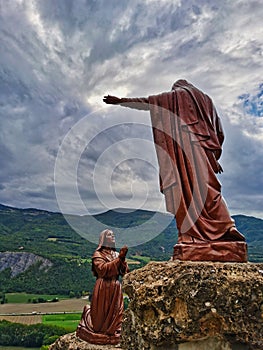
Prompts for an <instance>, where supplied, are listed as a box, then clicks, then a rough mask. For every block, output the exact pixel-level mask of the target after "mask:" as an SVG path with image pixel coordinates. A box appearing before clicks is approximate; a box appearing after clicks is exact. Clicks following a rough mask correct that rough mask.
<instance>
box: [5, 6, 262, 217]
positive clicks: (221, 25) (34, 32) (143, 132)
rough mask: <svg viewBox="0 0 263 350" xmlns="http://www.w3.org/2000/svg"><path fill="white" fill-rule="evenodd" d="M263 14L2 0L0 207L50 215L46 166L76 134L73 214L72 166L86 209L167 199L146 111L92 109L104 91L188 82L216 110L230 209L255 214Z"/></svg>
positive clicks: (144, 92)
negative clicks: (223, 137) (30, 209)
mask: <svg viewBox="0 0 263 350" xmlns="http://www.w3.org/2000/svg"><path fill="white" fill-rule="evenodd" d="M262 11H263V10H262V6H261V2H260V1H259V0H258V1H253V2H247V1H244V0H237V1H236V2H231V1H226V2H224V3H222V4H221V3H220V4H216V3H215V2H214V1H210V0H201V1H199V2H198V4H197V2H195V1H191V0H186V1H183V2H182V1H179V0H178V1H170V0H167V1H165V0H163V1H161V2H158V1H155V0H147V1H143V2H142V1H136V0H135V1H128V0H125V1H117V0H110V1H102V0H98V1H73V0H72V1H70V0H58V1H52V0H46V1H41V0H32V1H27V0H20V1H16V0H14V1H5V0H0V17H1V18H0V19H1V20H0V41H1V45H0V130H1V131H0V148H1V153H0V157H1V172H0V179H1V183H2V187H3V188H1V189H0V202H3V203H6V204H9V205H16V206H23V207H26V206H30V207H33V206H35V207H42V208H43V209H50V210H57V209H58V208H57V204H56V198H55V195H54V165H55V161H56V156H57V152H58V150H59V147H60V146H61V145H63V141H64V140H65V139H67V133H70V131H71V130H73V131H74V132H72V134H71V137H70V138H68V141H67V142H68V143H67V146H66V147H65V149H63V152H64V153H63V157H65V159H66V160H67V162H66V163H67V164H64V163H63V169H62V170H61V173H62V174H64V177H62V180H63V181H62V183H61V184H60V186H61V188H63V191H64V193H65V202H66V201H67V202H68V207H67V209H68V211H69V212H75V213H78V212H79V210H80V209H79V208H80V206H79V204H78V203H77V201H76V200H75V198H73V197H72V193H71V189H70V188H71V186H72V182H71V181H72V176H71V175H72V171H73V173H74V171H75V170H76V171H77V175H78V176H77V182H78V186H79V192H80V193H81V196H82V197H83V198H84V199H83V200H84V202H85V204H86V206H87V207H89V210H93V211H96V210H102V209H107V208H110V207H115V206H120V205H123V206H125V205H129V206H135V207H137V206H139V207H140V203H141V202H142V200H143V198H145V196H146V197H147V196H148V202H147V203H148V204H147V205H148V209H153V210H154V209H155V208H157V207H158V206H159V204H160V202H162V203H163V197H162V195H161V194H159V188H158V186H159V184H158V172H157V162H156V155H155V150H154V146H153V142H152V134H151V130H150V128H149V123H150V119H149V114H148V113H147V112H134V111H129V110H128V109H124V108H123V109H121V107H119V110H117V111H116V112H114V113H112V112H111V111H112V109H111V108H108V109H107V108H106V109H104V110H100V108H101V107H102V97H103V95H104V94H107V93H111V94H115V95H118V96H148V95H151V94H155V93H159V92H162V91H166V90H170V89H171V86H172V84H173V82H174V81H175V80H177V79H179V78H186V79H188V80H190V81H191V82H193V83H194V84H196V85H197V86H198V87H199V88H201V89H203V90H204V91H205V92H207V93H208V94H209V95H210V96H211V97H212V98H213V100H214V102H215V104H216V106H217V107H218V110H219V112H220V115H221V117H222V121H223V125H224V128H225V131H226V134H227V137H226V142H225V145H224V151H223V159H222V162H223V165H224V167H225V172H224V174H222V176H221V177H220V181H221V182H222V184H223V192H224V193H225V195H226V198H227V201H228V203H230V209H233V210H235V211H238V212H241V213H257V215H260V212H261V210H262V197H263V195H262V166H261V163H262V161H261V159H262V143H263V136H262V135H263V132H262V118H258V117H260V116H261V115H262V93H261V90H262V85H260V84H262V81H261V80H260V79H261V72H262V37H263V33H262V29H261V27H259V26H258V23H260V22H261V19H262V16H263V13H262ZM251 18H253V21H251ZM259 87H260V88H259ZM83 118H85V123H84V124H85V125H84V128H83V130H84V131H85V132H84V131H83V132H82V131H81V130H78V131H77V132H75V129H74V127H75V125H76V124H77V123H78V122H81V121H82V120H83ZM108 118H111V120H112V122H113V123H114V122H115V123H116V124H118V125H113V126H111V127H109V128H108V127H107V119H108ZM140 122H141V123H143V124H145V126H142V125H139V124H140ZM129 123H130V124H129ZM130 139H131V141H129V140H130ZM136 140H137V141H136ZM76 157H77V158H78V162H75V160H76ZM72 164H75V165H74V166H76V167H77V169H73V170H72V169H71V168H70V167H71V165H72ZM64 167H65V168H64ZM94 174H95V175H94ZM94 176H95V177H94ZM96 186H97V187H96ZM257 188H258V191H257ZM147 191H148V192H147ZM41 193H43V195H41ZM132 194H133V198H134V202H132V201H130V202H129V200H130V198H131V195H132ZM114 195H115V197H116V198H117V200H115V199H114ZM163 209H164V205H163Z"/></svg>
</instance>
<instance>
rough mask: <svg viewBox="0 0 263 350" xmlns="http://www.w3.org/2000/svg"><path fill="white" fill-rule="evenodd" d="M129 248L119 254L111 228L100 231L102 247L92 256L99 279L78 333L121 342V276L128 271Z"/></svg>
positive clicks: (94, 341)
mask: <svg viewBox="0 0 263 350" xmlns="http://www.w3.org/2000/svg"><path fill="white" fill-rule="evenodd" d="M127 251H128V248H127V247H123V248H122V249H121V250H120V254H118V253H117V252H116V250H115V239H114V235H113V232H112V231H111V230H104V231H102V233H101V234H100V241H99V245H98V248H97V249H96V251H95V252H94V254H93V257H92V271H93V273H94V275H95V276H96V278H97V280H96V283H95V286H94V290H93V294H92V300H91V305H90V307H89V306H88V305H87V306H85V307H84V310H83V313H82V317H81V321H80V323H79V325H78V328H77V336H78V337H79V338H81V339H83V340H85V341H87V342H89V343H92V344H101V345H103V344H118V343H119V342H120V334H121V323H122V314H123V295H122V290H121V284H120V282H119V280H118V278H119V276H120V275H121V276H123V275H124V274H125V273H126V272H128V266H127V263H126V262H125V256H126V254H127Z"/></svg>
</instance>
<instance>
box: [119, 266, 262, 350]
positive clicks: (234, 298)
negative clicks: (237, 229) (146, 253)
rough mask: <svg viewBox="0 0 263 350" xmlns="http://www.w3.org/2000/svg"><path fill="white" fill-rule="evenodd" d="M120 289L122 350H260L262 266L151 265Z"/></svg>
mask: <svg viewBox="0 0 263 350" xmlns="http://www.w3.org/2000/svg"><path fill="white" fill-rule="evenodd" d="M123 290H124V291H125V292H126V293H127V294H128V295H129V297H130V305H129V308H128V310H127V311H126V313H125V317H124V322H123V332H122V348H123V349H136V350H146V349H147V350H148V349H151V350H155V349H165V350H169V349H179V350H183V349H184V350H190V349H195V350H199V349H200V350H201V349H202V350H212V349H213V350H215V349H216V350H231V349H235V350H237V349H238V350H247V349H261V350H262V349H263V264H251V263H247V264H238V263H212V262H189V261H187V262H186V261H185V262H180V261H174V262H152V263H149V264H148V265H147V266H145V267H144V268H142V269H139V270H135V271H132V272H131V273H129V274H128V275H127V276H125V278H124V281H123Z"/></svg>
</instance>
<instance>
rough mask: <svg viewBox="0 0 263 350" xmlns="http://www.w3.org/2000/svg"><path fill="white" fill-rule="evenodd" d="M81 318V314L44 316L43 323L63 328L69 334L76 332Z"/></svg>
mask: <svg viewBox="0 0 263 350" xmlns="http://www.w3.org/2000/svg"><path fill="white" fill-rule="evenodd" d="M80 318H81V313H74V314H56V315H44V316H42V323H43V324H46V325H52V326H59V327H63V328H64V329H66V330H67V331H68V332H74V331H75V330H76V328H77V326H78V324H79V321H80Z"/></svg>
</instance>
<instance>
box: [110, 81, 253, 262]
mask: <svg viewBox="0 0 263 350" xmlns="http://www.w3.org/2000/svg"><path fill="white" fill-rule="evenodd" d="M103 100H104V102H105V103H107V104H119V105H122V106H126V107H130V108H135V109H140V110H150V114H151V121H152V128H153V136H154V142H155V147H156V152H157V158H158V162H159V168H160V170H159V172H160V190H161V192H162V193H163V194H164V196H165V201H166V208H167V210H168V211H169V212H171V213H172V214H174V215H175V218H176V223H177V228H178V243H177V244H176V245H175V246H174V254H173V259H180V260H197V261H206V260H211V261H237V262H245V261H247V245H246V243H245V238H244V236H243V235H242V234H241V233H240V232H239V231H238V230H237V228H236V226H235V223H234V220H233V219H232V218H231V217H230V214H229V211H228V209H227V206H226V204H225V202H224V199H223V197H222V195H221V184H220V182H219V181H218V179H217V177H216V174H217V173H220V172H222V167H221V166H220V164H219V162H218V160H219V158H220V156H221V152H222V144H223V141H224V134H223V130H222V126H221V122H220V119H219V117H218V115H217V112H216V109H215V107H214V105H213V102H212V100H211V98H210V97H209V96H207V95H206V94H204V93H203V92H202V91H200V90H199V89H197V88H196V87H195V86H193V85H192V84H190V83H189V82H187V81H186V80H178V81H176V82H175V83H174V85H173V86H172V90H171V91H169V92H164V93H161V94H158V95H153V96H149V97H146V98H145V97H142V98H118V97H115V96H110V95H108V96H105V97H104V99H103Z"/></svg>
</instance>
